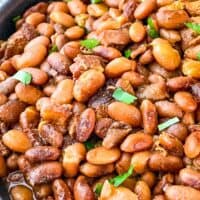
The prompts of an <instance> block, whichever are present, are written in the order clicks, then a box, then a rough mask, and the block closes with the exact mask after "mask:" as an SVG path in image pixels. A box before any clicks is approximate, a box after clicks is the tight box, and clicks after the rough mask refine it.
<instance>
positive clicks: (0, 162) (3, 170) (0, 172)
mask: <svg viewBox="0 0 200 200" xmlns="http://www.w3.org/2000/svg"><path fill="white" fill-rule="evenodd" d="M0 165H1V168H0V177H1V178H2V177H4V176H6V175H7V166H6V162H5V159H4V157H3V156H2V155H0Z"/></svg>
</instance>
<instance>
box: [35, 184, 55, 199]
mask: <svg viewBox="0 0 200 200" xmlns="http://www.w3.org/2000/svg"><path fill="white" fill-rule="evenodd" d="M33 189H34V193H35V196H36V197H37V198H40V199H41V198H47V197H48V196H49V195H51V194H52V189H51V185H50V184H48V183H43V184H41V185H36V186H34V187H33Z"/></svg>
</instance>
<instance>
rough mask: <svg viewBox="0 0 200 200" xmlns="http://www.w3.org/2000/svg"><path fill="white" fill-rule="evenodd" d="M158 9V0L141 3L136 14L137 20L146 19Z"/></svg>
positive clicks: (146, 0)
mask: <svg viewBox="0 0 200 200" xmlns="http://www.w3.org/2000/svg"><path fill="white" fill-rule="evenodd" d="M155 8H156V0H145V1H143V2H141V3H140V4H139V5H138V7H137V8H136V10H135V12H134V16H135V18H136V19H144V18H146V17H147V16H148V15H150V14H151V13H152V12H153V10H154V9H155Z"/></svg>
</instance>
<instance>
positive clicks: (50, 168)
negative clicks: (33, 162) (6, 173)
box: [27, 162, 62, 186]
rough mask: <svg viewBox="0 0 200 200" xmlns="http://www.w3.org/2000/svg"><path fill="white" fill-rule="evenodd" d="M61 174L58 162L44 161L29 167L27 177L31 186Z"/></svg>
mask: <svg viewBox="0 0 200 200" xmlns="http://www.w3.org/2000/svg"><path fill="white" fill-rule="evenodd" d="M61 175H62V165H61V164H60V163H59V162H46V163H42V164H40V165H37V166H35V167H33V168H32V169H30V171H29V172H28V174H27V178H28V180H29V182H30V184H31V185H32V186H34V185H35V184H41V183H46V182H50V181H52V180H54V179H56V178H59V177H61Z"/></svg>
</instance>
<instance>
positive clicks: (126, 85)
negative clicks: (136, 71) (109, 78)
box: [116, 78, 135, 95]
mask: <svg viewBox="0 0 200 200" xmlns="http://www.w3.org/2000/svg"><path fill="white" fill-rule="evenodd" d="M116 87H117V88H121V89H123V90H124V91H126V92H128V93H130V94H132V95H135V92H134V90H133V87H132V85H131V83H130V81H129V80H126V79H123V78H120V79H118V81H117V83H116Z"/></svg>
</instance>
